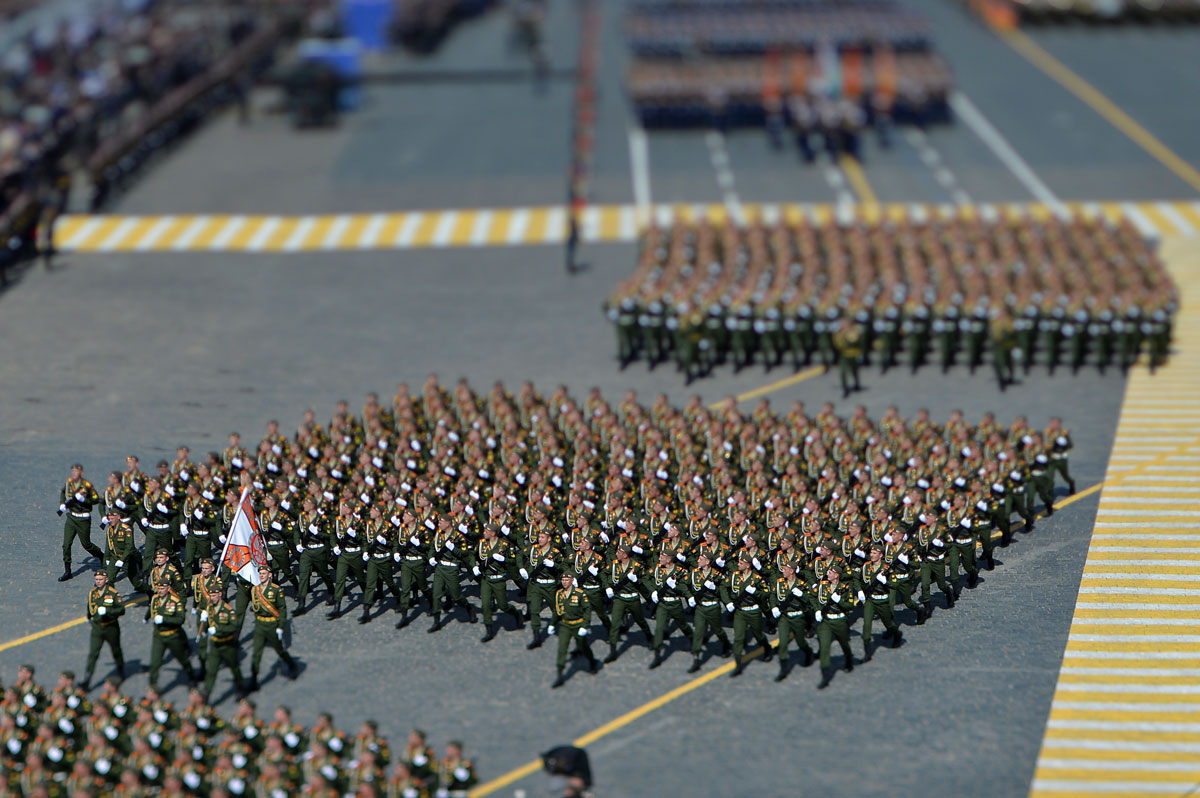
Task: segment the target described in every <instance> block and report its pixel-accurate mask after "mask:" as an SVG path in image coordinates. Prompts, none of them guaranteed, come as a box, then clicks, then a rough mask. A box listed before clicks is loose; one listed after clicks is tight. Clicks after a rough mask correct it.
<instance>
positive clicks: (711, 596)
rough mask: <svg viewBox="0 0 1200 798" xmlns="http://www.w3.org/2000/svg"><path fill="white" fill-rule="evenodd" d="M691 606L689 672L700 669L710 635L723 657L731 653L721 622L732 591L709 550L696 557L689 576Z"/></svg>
mask: <svg viewBox="0 0 1200 798" xmlns="http://www.w3.org/2000/svg"><path fill="white" fill-rule="evenodd" d="M688 587H689V589H690V591H691V595H690V596H688V606H689V607H692V608H693V609H694V610H695V614H694V618H693V620H694V624H695V625H694V626H693V628H692V665H691V667H690V668H688V673H695V672H696V671H698V670H700V664H701V663H700V654H701V652H702V651H703V649H704V642H705V638H706V637H707V636H708V634H709V633H710V632H715V633H716V635H717V639H718V640H720V641H721V656H722V657H728V656H729V653H730V651H731V650H732V649H731V647H730V645H729V635H727V634H725V625H724V624H723V623H721V609H722V607H723V606H724V605H725V604H728V603H729V602H730V596H729V588H728V587H727V586H726V584H725V577H724V576H723V575H722V574H721V572H720V571H717V570H716V569H714V568H713V567H712V558H711V556H710V554H709V553H708V552H707V551H703V550H701V551H700V552H699V553H698V554H697V555H696V567H695V568H693V569H692V571H691V573H690V574H688Z"/></svg>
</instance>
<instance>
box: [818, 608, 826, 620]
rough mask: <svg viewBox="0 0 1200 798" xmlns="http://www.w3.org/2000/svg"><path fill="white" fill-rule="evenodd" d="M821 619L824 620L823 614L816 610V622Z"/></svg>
mask: <svg viewBox="0 0 1200 798" xmlns="http://www.w3.org/2000/svg"><path fill="white" fill-rule="evenodd" d="M823 620H825V616H824V615H822V614H821V611H820V610H817V623H820V622H821V621H823Z"/></svg>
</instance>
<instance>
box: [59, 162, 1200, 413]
mask: <svg viewBox="0 0 1200 798" xmlns="http://www.w3.org/2000/svg"><path fill="white" fill-rule="evenodd" d="M835 171H836V170H835ZM839 176H840V174H839ZM740 207H741V208H742V210H743V213H744V215H745V217H746V218H747V219H760V220H767V221H768V223H769V222H770V221H771V220H775V219H779V218H783V219H787V220H796V219H798V218H800V217H801V216H807V217H808V218H810V219H811V220H813V221H814V222H816V223H818V224H828V223H830V222H831V221H833V220H834V219H835V218H836V217H837V213H838V207H839V206H837V205H836V204H820V205H809V204H787V205H780V204H776V203H768V204H748V205H740ZM1072 209H1073V212H1075V213H1079V214H1081V215H1087V214H1088V212H1089V210H1096V209H1099V210H1101V211H1103V212H1104V213H1105V214H1106V215H1108V216H1109V217H1111V218H1120V217H1121V216H1124V217H1126V218H1128V219H1129V220H1130V221H1131V223H1133V224H1134V225H1136V226H1137V227H1138V229H1139V230H1141V231H1143V232H1144V233H1146V234H1147V235H1152V236H1156V237H1163V236H1186V237H1196V236H1198V235H1200V213H1198V212H1197V211H1196V209H1195V207H1193V204H1192V203H1186V202H1118V203H1104V204H1102V205H1099V206H1093V205H1091V204H1088V205H1082V206H1081V205H1077V204H1076V205H1073V206H1072ZM649 210H650V211H652V213H648V212H643V215H641V216H639V213H638V206H637V205H636V204H626V205H595V206H591V207H589V208H587V209H586V210H585V211H584V214H583V218H582V219H581V227H582V228H583V229H582V233H583V237H584V239H585V240H586V241H589V242H593V241H594V242H626V243H628V242H632V241H634V240H636V237H637V235H638V232H639V224H640V222H641V220H642V219H643V218H645V219H647V220H648V219H649V218H650V217H651V216H653V218H654V221H655V222H656V223H657V224H658V225H659V226H660V227H666V226H669V225H670V224H671V223H672V220H673V219H674V218H675V217H676V216H677V215H678V216H681V217H682V218H686V219H698V218H708V219H710V220H713V221H720V220H722V219H724V218H726V217H727V216H728V214H729V211H728V209H727V208H725V207H724V206H722V205H696V206H693V205H679V206H674V205H666V204H660V205H655V206H650V208H649ZM1002 210H1003V211H1005V212H1007V213H1009V214H1011V215H1014V216H1033V217H1035V218H1045V217H1047V216H1048V215H1050V213H1051V211H1052V209H1051V208H1050V207H1049V206H1047V205H1043V204H1040V203H1030V204H1023V205H1022V204H1013V205H1009V206H1005V207H1004V208H1003V209H1002ZM956 212H957V211H956V209H955V207H954V206H953V205H947V204H941V205H911V204H910V205H902V204H889V205H884V206H879V207H876V206H871V208H870V209H869V211H866V210H864V213H866V215H867V216H869V217H880V218H890V219H897V220H899V219H904V218H910V219H913V220H915V221H921V220H923V219H928V218H936V217H943V216H946V215H947V214H953V213H956ZM971 212H972V213H975V212H977V211H976V209H974V208H971ZM978 212H979V213H982V211H978ZM993 212H994V210H993ZM414 217H415V218H416V221H415V222H412V223H411V224H412V225H418V226H419V225H421V222H422V221H423V220H424V219H425V218H429V219H430V220H431V221H430V222H429V228H428V232H427V233H426V234H425V235H420V236H418V235H416V234H415V233H409V234H408V235H402V234H401V233H396V234H394V235H388V234H385V232H384V231H385V229H387V230H390V229H392V228H394V226H395V225H399V227H400V230H401V232H403V231H404V230H406V229H411V227H407V228H406V225H408V224H409V220H411V219H413V218H414ZM497 217H502V218H503V219H504V220H506V222H507V225H506V226H505V227H503V228H502V229H497V228H496V227H495V226H494V225H493V219H496V218H497ZM210 219H211V221H213V222H214V223H215V224H218V225H219V229H214V230H206V231H205V232H206V234H205V236H204V244H203V246H195V248H196V249H207V250H216V251H230V252H253V251H274V250H278V249H283V250H285V251H289V252H292V251H305V250H331V249H346V250H361V249H376V248H379V249H392V248H401V249H403V248H410V247H429V246H433V247H465V246H485V245H501V244H508V245H514V246H518V245H527V244H557V243H560V242H562V241H563V240H564V238H565V231H566V219H567V217H566V208H565V207H564V206H561V205H555V206H540V207H536V208H507V209H505V208H499V209H497V208H447V209H440V210H438V209H434V210H421V211H412V212H409V213H403V214H401V213H363V214H343V215H325V216H277V215H229V216H213V217H208V216H188V215H176V216H157V215H145V216H127V215H111V216H110V215H91V214H77V215H66V216H63V217H62V218H61V219H60V220H59V222H58V224H57V225H56V227H55V236H54V237H55V243H56V245H57V246H58V248H59V249H60V250H63V251H79V252H93V251H116V250H122V251H123V250H130V251H136V252H161V251H168V250H174V251H180V250H189V249H192V248H193V246H194V242H195V239H196V238H197V237H198V234H195V233H193V234H192V235H183V234H180V235H168V234H167V233H168V232H178V231H187V230H188V229H190V227H191V225H193V224H197V225H202V221H201V220H204V223H207V221H209V220H210ZM317 220H319V221H317ZM538 222H540V223H538ZM314 226H315V228H319V229H320V234H319V235H315V236H313V235H310V233H313V232H314ZM264 228H267V232H263V229H264ZM200 229H205V227H204V226H201V227H200ZM251 229H252V230H253V232H252V233H250V234H249V235H247V234H246V233H247V231H248V230H251ZM280 229H288V230H289V231H291V235H289V237H288V239H287V240H286V241H283V242H280V243H278V244H276V243H275V240H274V238H273V235H274V234H275V233H276V232H277V231H278V230H280ZM252 244H254V245H255V246H252ZM1196 329H1198V330H1200V325H1197V326H1196ZM1177 330H1179V331H1181V332H1184V331H1186V330H1187V324H1186V323H1185V322H1184V320H1182V319H1181V320H1180V324H1179V326H1178V327H1177ZM1183 357H1186V355H1183ZM1196 362H1197V363H1200V360H1197V361H1196ZM1143 371H1144V369H1134V370H1133V371H1132V372H1131V373H1132V374H1133V375H1135V376H1136V375H1137V374H1139V373H1143ZM1198 384H1200V383H1197V381H1195V380H1189V379H1187V378H1186V377H1185V376H1182V375H1174V376H1168V375H1167V374H1165V373H1161V374H1160V375H1159V377H1158V378H1157V379H1156V380H1155V382H1154V384H1153V386H1152V387H1151V386H1150V385H1139V384H1136V383H1131V385H1130V388H1129V393H1128V394H1127V399H1128V400H1129V406H1130V409H1131V410H1132V409H1134V408H1137V409H1140V410H1142V411H1143V413H1144V414H1145V413H1152V412H1155V411H1157V410H1158V409H1159V408H1168V407H1169V408H1173V409H1178V410H1193V411H1194V410H1195V408H1197V407H1198V406H1200V401H1197V399H1196V398H1195V394H1194V392H1193V393H1192V394H1191V395H1190V396H1188V395H1187V394H1188V390H1187V389H1188V388H1189V387H1194V386H1196V385H1198ZM1172 388H1174V389H1178V390H1177V391H1176V392H1171V389H1172ZM1164 391H1166V392H1167V393H1165V394H1164ZM1176 393H1177V394H1178V396H1179V398H1180V400H1181V401H1180V402H1179V403H1178V404H1170V402H1171V401H1172V399H1173V397H1174V396H1175V395H1176ZM1141 417H1142V418H1146V419H1150V420H1155V421H1158V420H1159V419H1160V417H1157V416H1152V415H1143V416H1141ZM1129 418H1130V419H1131V420H1132V419H1134V418H1135V417H1134V416H1132V415H1131V416H1130V417H1129ZM1184 418H1186V417H1180V418H1177V419H1176V420H1177V421H1179V420H1184ZM1192 418H1193V419H1194V418H1198V417H1196V416H1192ZM1126 424H1127V421H1126V420H1125V419H1123V420H1122V427H1124V426H1125V425H1126Z"/></svg>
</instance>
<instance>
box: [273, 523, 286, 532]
mask: <svg viewBox="0 0 1200 798" xmlns="http://www.w3.org/2000/svg"><path fill="white" fill-rule="evenodd" d="M271 529H274V530H275V531H276V532H282V531H283V524H281V523H279V522H278V521H272V522H271Z"/></svg>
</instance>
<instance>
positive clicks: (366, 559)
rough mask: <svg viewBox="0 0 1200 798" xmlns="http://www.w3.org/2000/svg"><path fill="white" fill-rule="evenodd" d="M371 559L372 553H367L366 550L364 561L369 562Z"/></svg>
mask: <svg viewBox="0 0 1200 798" xmlns="http://www.w3.org/2000/svg"><path fill="white" fill-rule="evenodd" d="M370 559H371V555H370V554H367V553H366V552H365V551H364V552H363V562H368V561H369V560H370Z"/></svg>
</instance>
